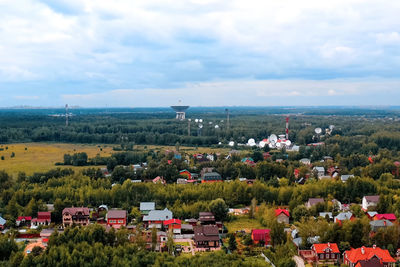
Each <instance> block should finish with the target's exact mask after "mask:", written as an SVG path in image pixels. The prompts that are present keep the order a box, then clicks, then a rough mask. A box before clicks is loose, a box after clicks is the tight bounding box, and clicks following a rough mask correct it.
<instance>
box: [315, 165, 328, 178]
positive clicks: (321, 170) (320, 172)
mask: <svg viewBox="0 0 400 267" xmlns="http://www.w3.org/2000/svg"><path fill="white" fill-rule="evenodd" d="M312 172H313V173H315V174H316V175H317V177H318V178H319V179H321V178H322V177H324V176H325V168H324V167H314V168H313V169H312Z"/></svg>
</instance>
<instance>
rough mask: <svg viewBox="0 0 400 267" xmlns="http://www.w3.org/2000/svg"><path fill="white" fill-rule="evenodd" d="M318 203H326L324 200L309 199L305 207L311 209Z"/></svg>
mask: <svg viewBox="0 0 400 267" xmlns="http://www.w3.org/2000/svg"><path fill="white" fill-rule="evenodd" d="M318 203H325V201H324V199H323V198H309V199H308V201H307V202H306V204H305V205H306V207H307V208H311V207H312V206H314V205H317V204H318Z"/></svg>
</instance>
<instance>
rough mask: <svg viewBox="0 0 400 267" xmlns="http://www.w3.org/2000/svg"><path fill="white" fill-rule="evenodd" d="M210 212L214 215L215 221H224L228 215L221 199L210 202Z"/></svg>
mask: <svg viewBox="0 0 400 267" xmlns="http://www.w3.org/2000/svg"><path fill="white" fill-rule="evenodd" d="M209 208H210V211H211V212H212V213H213V214H214V216H215V219H216V220H221V221H223V220H225V219H226V217H227V215H228V210H229V209H228V206H227V205H226V203H225V201H224V200H223V199H222V198H217V199H214V200H213V201H211V202H210V206H209Z"/></svg>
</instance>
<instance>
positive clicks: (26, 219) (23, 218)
mask: <svg viewBox="0 0 400 267" xmlns="http://www.w3.org/2000/svg"><path fill="white" fill-rule="evenodd" d="M22 220H25V221H31V220H32V217H31V216H19V217H18V218H17V221H22Z"/></svg>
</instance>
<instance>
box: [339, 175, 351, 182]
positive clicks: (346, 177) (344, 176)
mask: <svg viewBox="0 0 400 267" xmlns="http://www.w3.org/2000/svg"><path fill="white" fill-rule="evenodd" d="M353 177H354V175H353V174H344V175H342V176H340V179H341V180H342V181H343V182H346V181H347V180H348V179H349V178H353Z"/></svg>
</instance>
